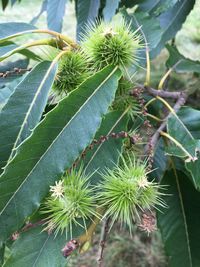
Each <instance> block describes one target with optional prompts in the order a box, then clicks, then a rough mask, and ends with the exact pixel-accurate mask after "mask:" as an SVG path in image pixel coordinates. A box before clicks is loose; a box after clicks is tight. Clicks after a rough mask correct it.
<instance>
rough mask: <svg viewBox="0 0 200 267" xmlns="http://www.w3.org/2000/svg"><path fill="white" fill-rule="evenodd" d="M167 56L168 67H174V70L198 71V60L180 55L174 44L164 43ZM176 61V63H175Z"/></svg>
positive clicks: (199, 67)
mask: <svg viewBox="0 0 200 267" xmlns="http://www.w3.org/2000/svg"><path fill="white" fill-rule="evenodd" d="M166 48H167V50H168V52H169V58H168V60H167V62H166V65H167V67H168V68H171V67H174V70H175V71H176V72H180V73H181V72H197V73H200V61H194V60H191V59H187V58H185V57H184V56H183V55H181V54H180V53H179V52H178V50H177V49H176V48H175V47H174V46H170V45H166ZM177 63H178V64H177Z"/></svg>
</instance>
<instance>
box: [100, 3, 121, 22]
mask: <svg viewBox="0 0 200 267" xmlns="http://www.w3.org/2000/svg"><path fill="white" fill-rule="evenodd" d="M119 2H120V0H106V5H105V7H104V9H103V17H104V20H105V21H110V20H111V19H112V17H113V16H114V15H115V12H116V10H117V9H118V6H119Z"/></svg>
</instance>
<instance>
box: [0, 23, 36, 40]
mask: <svg viewBox="0 0 200 267" xmlns="http://www.w3.org/2000/svg"><path fill="white" fill-rule="evenodd" d="M35 29H36V27H35V26H33V25H31V24H28V23H23V22H5V23H1V24H0V43H1V42H4V41H5V40H9V39H11V38H14V37H17V36H20V35H23V34H26V33H31V32H32V31H33V30H35Z"/></svg>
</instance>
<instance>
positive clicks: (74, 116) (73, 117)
mask: <svg viewBox="0 0 200 267" xmlns="http://www.w3.org/2000/svg"><path fill="white" fill-rule="evenodd" d="M117 69H118V67H115V68H114V69H113V70H112V72H111V73H110V74H109V75H108V76H107V77H106V79H104V80H103V82H101V84H100V85H99V86H98V87H97V88H96V90H94V92H93V93H92V94H91V95H90V97H89V98H87V100H86V101H85V102H84V104H83V105H82V106H81V107H80V108H79V109H78V111H77V112H76V113H75V114H74V115H73V116H72V118H71V119H70V120H69V122H68V123H67V124H66V125H65V126H64V127H63V129H62V131H61V132H60V133H59V134H58V135H57V137H56V138H55V139H54V140H53V142H52V143H51V144H50V146H49V147H48V148H47V149H46V151H45V153H44V154H43V155H42V156H41V157H40V159H39V160H38V161H37V163H36V164H35V166H34V167H33V168H32V169H31V171H30V172H29V173H28V174H27V175H26V178H25V179H24V181H23V182H22V183H21V185H20V186H19V187H18V189H17V190H16V191H15V192H14V194H13V195H12V197H11V198H10V199H9V200H8V202H7V203H6V205H5V206H4V208H3V209H2V211H1V212H0V216H1V215H2V214H3V212H4V210H5V209H6V208H7V206H8V205H9V203H10V202H11V201H12V200H13V198H14V197H15V195H16V194H17V193H18V191H19V190H20V188H21V187H22V186H23V185H24V184H25V182H26V181H27V179H28V177H29V176H30V175H31V173H32V172H33V171H34V170H35V168H36V167H37V165H38V164H39V162H40V161H41V160H42V159H43V158H44V156H45V155H46V154H47V152H48V151H49V149H50V148H51V147H52V145H53V144H54V143H55V142H56V141H57V139H58V137H59V136H60V135H61V134H62V133H63V131H64V130H65V129H66V127H68V126H69V124H70V123H71V121H73V120H74V119H75V118H76V116H77V115H78V114H79V112H80V111H81V110H82V109H83V108H84V107H85V105H86V104H87V103H88V101H89V100H90V99H91V98H92V97H93V96H94V95H95V94H96V92H97V91H98V90H99V89H100V88H101V87H102V85H103V84H104V83H105V82H106V81H107V80H108V79H109V78H110V77H111V76H112V75H113V73H115V72H116V70H117ZM10 163H11V162H10Z"/></svg>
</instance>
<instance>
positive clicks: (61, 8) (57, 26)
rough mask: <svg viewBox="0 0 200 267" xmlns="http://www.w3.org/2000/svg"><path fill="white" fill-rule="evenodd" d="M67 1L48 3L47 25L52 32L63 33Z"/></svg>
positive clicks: (53, 0)
mask: <svg viewBox="0 0 200 267" xmlns="http://www.w3.org/2000/svg"><path fill="white" fill-rule="evenodd" d="M66 1H67V0H48V1H47V25H48V28H49V29H50V30H54V31H56V32H61V30H62V23H63V17H64V15H65V6H66Z"/></svg>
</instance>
